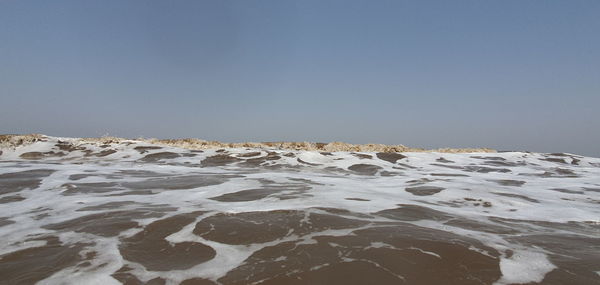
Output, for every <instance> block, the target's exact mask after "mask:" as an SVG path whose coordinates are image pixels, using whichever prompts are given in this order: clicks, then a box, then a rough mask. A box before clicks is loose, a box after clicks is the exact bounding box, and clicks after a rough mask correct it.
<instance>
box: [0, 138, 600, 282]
mask: <svg viewBox="0 0 600 285" xmlns="http://www.w3.org/2000/svg"><path fill="white" fill-rule="evenodd" d="M69 142H70V140H69V139H58V138H48V139H47V140H46V141H43V142H36V143H34V144H31V145H27V146H20V147H17V148H16V149H2V153H1V154H0V283H1V284H34V283H38V284H188V285H189V284H600V159H598V158H590V157H582V156H577V155H571V154H541V153H522V152H506V153H463V154H449V153H403V154H401V155H400V154H384V153H348V152H333V153H319V152H308V151H289V150H264V149H262V150H260V149H258V150H257V149H220V150H203V151H192V150H186V149H178V148H172V147H163V146H157V145H149V144H147V143H142V142H135V141H132V142H129V143H118V144H105V145H98V144H92V143H89V144H81V145H72V144H70V143H69Z"/></svg>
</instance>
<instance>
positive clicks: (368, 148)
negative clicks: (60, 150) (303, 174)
mask: <svg viewBox="0 0 600 285" xmlns="http://www.w3.org/2000/svg"><path fill="white" fill-rule="evenodd" d="M47 138H48V137H47V136H45V135H41V134H27V135H0V148H14V147H17V146H21V145H28V144H31V143H35V142H38V141H44V140H46V139H47ZM128 142H130V143H131V142H145V143H150V144H156V145H162V146H171V147H179V148H184V149H191V150H202V149H221V148H256V149H278V150H306V151H324V152H337V151H345V152H442V153H470V152H488V153H494V152H496V150H493V149H490V148H438V149H424V148H414V147H407V146H404V145H401V144H399V145H385V144H374V143H369V144H350V143H344V142H329V143H318V142H239V143H227V142H219V141H207V140H202V139H196V138H185V139H153V138H137V139H126V138H118V137H108V136H106V137H99V138H76V139H65V143H68V144H71V145H73V146H78V145H81V144H88V143H91V144H99V145H103V144H111V143H128Z"/></svg>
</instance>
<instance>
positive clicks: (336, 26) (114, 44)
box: [0, 0, 600, 157]
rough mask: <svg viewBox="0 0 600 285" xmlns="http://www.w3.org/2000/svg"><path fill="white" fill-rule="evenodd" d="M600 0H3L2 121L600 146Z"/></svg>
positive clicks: (1, 125) (554, 148)
mask: <svg viewBox="0 0 600 285" xmlns="http://www.w3.org/2000/svg"><path fill="white" fill-rule="evenodd" d="M598 15H600V1H593V0H590V1H577V0H575V1H552V0H548V1H479V0H477V1H475V0H473V1H401V0H396V1H366V0H364V1H356V0H343V1H330V0H319V1H312V0H302V1H286V0H273V1H261V0H249V1H241V0H239V1H227V0H219V1H216V0H215V1H183V0H182V1H153V0H141V1H122V0H118V1H112V0H98V1H88V0H76V1H64V0H57V1H31V0H0V133H42V134H47V135H52V136H65V137H90V136H91V137H97V136H103V135H111V136H120V137H130V138H136V137H146V138H183V137H195V138H202V139H207V140H221V141H229V142H240V141H313V142H329V141H344V142H350V143H385V144H404V145H407V146H413V147H425V148H438V147H491V148H495V149H498V150H521V151H535V152H569V153H576V154H582V155H588V156H595V157H600V118H599V114H600V16H598Z"/></svg>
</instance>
